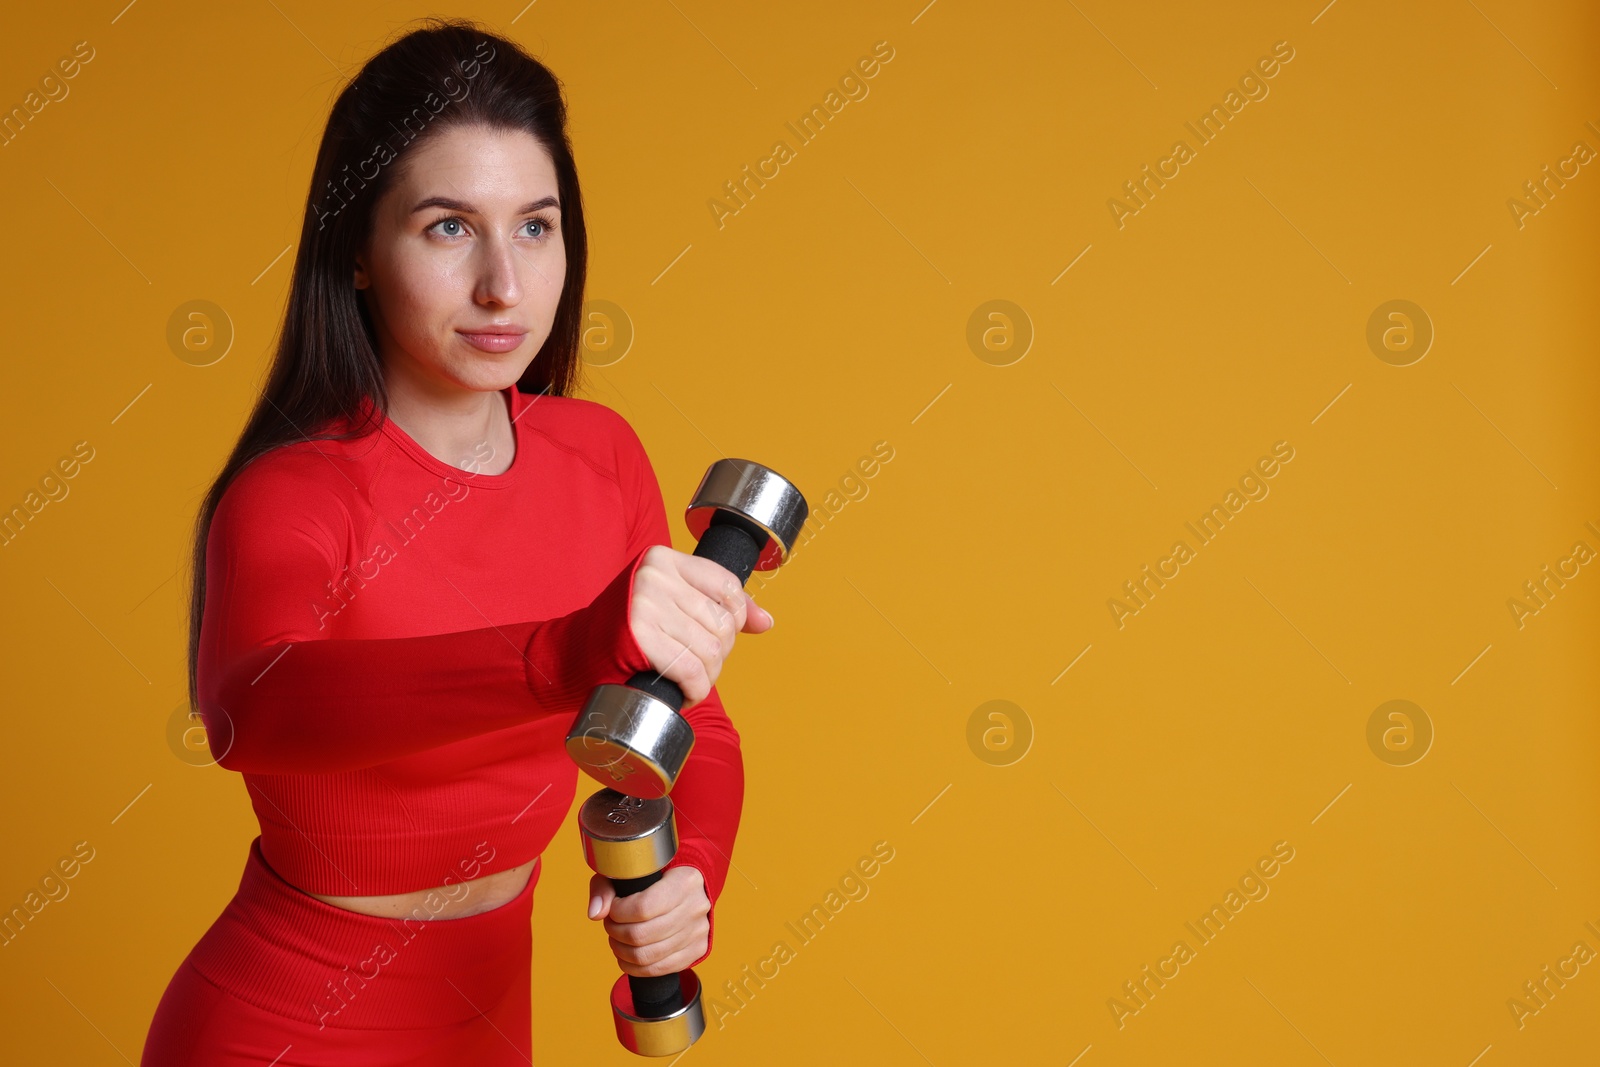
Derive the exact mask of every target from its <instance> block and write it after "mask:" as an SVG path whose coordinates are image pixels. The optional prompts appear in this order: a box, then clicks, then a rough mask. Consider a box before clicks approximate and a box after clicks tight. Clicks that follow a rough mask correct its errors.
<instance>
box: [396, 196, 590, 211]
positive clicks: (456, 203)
mask: <svg viewBox="0 0 1600 1067" xmlns="http://www.w3.org/2000/svg"><path fill="white" fill-rule="evenodd" d="M430 207H442V208H444V209H446V210H447V211H461V212H465V213H466V214H468V215H476V214H477V213H478V209H477V208H475V207H473V206H472V205H471V204H469V203H466V202H465V201H463V200H452V199H451V198H450V197H448V196H430V197H428V198H427V199H426V200H422V201H419V202H418V203H417V206H416V207H414V208H412V209H411V214H413V215H415V214H416V213H417V212H419V211H426V210H428V208H430ZM547 207H553V208H555V209H556V210H557V211H559V210H561V202H560V201H559V200H557V199H556V198H555V197H553V196H547V197H545V198H544V199H542V200H535V201H533V202H532V203H530V204H524V205H522V210H521V211H518V212H517V214H518V215H527V214H531V213H532V212H535V211H539V210H541V209H543V208H547Z"/></svg>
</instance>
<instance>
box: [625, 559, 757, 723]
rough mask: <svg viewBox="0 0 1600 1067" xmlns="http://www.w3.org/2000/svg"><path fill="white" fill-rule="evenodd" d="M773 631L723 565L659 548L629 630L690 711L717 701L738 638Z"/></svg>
mask: <svg viewBox="0 0 1600 1067" xmlns="http://www.w3.org/2000/svg"><path fill="white" fill-rule="evenodd" d="M772 624H773V618H772V615H771V613H769V612H768V611H767V610H766V609H765V608H763V607H761V606H760V605H759V604H757V603H756V602H755V598H753V597H752V596H751V595H750V594H749V593H747V592H745V590H744V587H743V586H741V585H740V584H739V581H738V579H737V578H735V577H734V576H733V573H732V572H730V571H729V570H728V569H727V568H725V567H723V566H722V564H720V563H714V562H712V561H711V560H709V559H703V558H702V557H700V556H693V555H690V554H689V553H687V552H679V551H677V550H676V549H673V548H668V547H667V546H665V545H651V546H650V547H649V548H647V549H646V550H645V553H644V559H643V561H642V562H641V563H640V564H639V569H638V570H637V571H635V572H634V576H633V596H632V599H631V600H629V602H628V628H629V630H631V631H632V633H633V639H634V641H635V642H637V643H638V645H639V650H640V651H641V652H643V653H644V654H645V656H646V658H648V659H649V660H650V667H651V669H652V670H654V671H657V672H658V673H660V674H661V675H662V676H663V677H665V678H668V679H671V680H672V681H673V682H675V683H676V684H677V686H678V688H679V689H681V690H682V691H683V710H688V709H689V708H690V707H692V706H694V705H695V704H698V703H699V702H700V701H702V700H704V699H705V698H706V697H707V696H708V695H710V693H711V687H712V686H713V685H715V684H716V681H717V676H718V675H719V674H721V673H722V663H723V661H724V660H726V659H727V658H728V654H729V653H731V652H732V651H733V639H734V638H735V637H736V636H737V635H738V634H740V633H751V634H759V633H765V632H766V631H767V630H770V629H772Z"/></svg>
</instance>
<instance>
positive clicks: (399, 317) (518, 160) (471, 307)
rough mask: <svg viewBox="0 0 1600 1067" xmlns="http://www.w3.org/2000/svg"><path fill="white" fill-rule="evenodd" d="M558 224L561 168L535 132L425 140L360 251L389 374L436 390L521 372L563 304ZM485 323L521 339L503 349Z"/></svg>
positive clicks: (487, 383)
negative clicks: (558, 303)
mask: <svg viewBox="0 0 1600 1067" xmlns="http://www.w3.org/2000/svg"><path fill="white" fill-rule="evenodd" d="M560 225H561V208H560V204H559V202H558V197H557V193H556V170H555V165H554V163H552V162H551V159H550V153H549V152H547V151H546V150H545V148H544V146H543V145H541V144H540V143H539V142H538V141H536V140H535V139H534V138H533V136H532V135H531V134H528V133H525V132H522V131H520V130H519V131H516V132H507V131H503V130H490V129H487V128H485V127H482V126H458V127H455V128H452V129H449V130H446V131H444V132H443V133H441V134H439V135H438V136H436V137H434V138H433V139H432V140H430V141H429V142H427V143H425V144H421V145H418V146H417V148H416V149H415V150H414V151H413V154H412V155H411V156H410V157H409V159H408V168H407V170H406V173H405V174H404V176H403V177H402V178H401V179H400V180H399V181H397V182H396V183H395V185H394V186H392V187H391V188H390V189H389V190H388V191H387V192H386V193H385V194H384V196H383V198H382V199H381V200H379V202H378V206H377V211H376V212H375V214H374V218H373V224H372V234H371V236H370V238H369V239H368V241H367V244H366V247H365V248H364V249H363V250H362V251H361V253H360V254H358V255H357V257H356V264H357V266H356V271H355V284H356V288H358V289H363V290H365V291H366V300H367V309H368V311H369V312H370V314H371V316H372V322H373V325H374V326H375V327H376V329H377V334H378V352H379V355H380V356H381V358H382V359H383V362H384V366H385V368H386V369H387V371H388V372H389V374H390V375H391V376H392V375H394V374H401V375H404V376H405V377H406V378H408V379H410V380H412V381H413V382H415V383H416V384H417V385H419V386H420V387H421V388H423V389H424V390H427V391H436V390H449V389H451V388H452V387H453V388H457V389H470V390H476V391H485V390H496V389H504V388H506V387H507V386H509V385H512V384H514V383H515V382H516V381H517V380H518V379H519V378H521V377H522V373H523V371H525V370H526V369H527V367H528V364H529V363H531V362H533V357H534V356H535V355H536V354H537V353H538V351H539V348H540V346H542V345H543V344H544V342H545V339H546V338H547V337H549V336H550V324H551V323H552V322H553V321H554V319H555V314H556V304H557V302H558V301H559V300H560V299H561V287H562V283H563V281H564V280H565V278H566V273H567V253H566V247H565V245H564V243H563V240H562V233H561V230H560ZM487 330H502V331H504V330H512V331H519V332H520V333H521V335H520V336H511V337H509V338H501V339H500V341H499V343H498V345H497V344H496V343H495V342H494V341H493V340H492V339H491V338H489V337H488V336H486V335H484V334H482V333H481V332H480V331H487ZM474 335H476V336H474Z"/></svg>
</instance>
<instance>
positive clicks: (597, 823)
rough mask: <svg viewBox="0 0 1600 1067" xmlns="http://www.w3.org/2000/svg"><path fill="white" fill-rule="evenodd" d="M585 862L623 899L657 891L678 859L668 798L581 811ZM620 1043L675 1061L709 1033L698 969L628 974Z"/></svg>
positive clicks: (614, 796) (619, 1011)
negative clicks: (655, 887) (674, 1057)
mask: <svg viewBox="0 0 1600 1067" xmlns="http://www.w3.org/2000/svg"><path fill="white" fill-rule="evenodd" d="M578 829H579V830H581V831H582V834H583V858H584V859H585V860H586V861H587V862H588V864H589V867H590V868H591V869H592V870H594V871H595V872H596V873H598V874H602V875H605V876H606V877H607V878H609V879H611V883H612V885H613V886H614V887H615V888H616V891H617V896H619V897H625V896H631V895H632V894H634V893H638V892H640V891H642V890H644V889H647V888H649V887H650V886H652V885H654V884H655V883H656V882H657V881H658V880H659V879H660V878H661V872H662V870H663V869H664V868H665V867H666V865H667V864H668V863H670V862H671V861H672V857H673V856H674V855H675V854H676V853H677V851H678V835H677V828H676V825H675V824H674V822H673V819H672V800H671V798H669V797H650V798H644V797H630V796H628V795H627V794H625V793H619V792H617V791H616V790H615V789H602V790H600V791H599V792H598V793H595V794H594V795H593V796H591V797H590V798H589V799H588V800H586V801H584V802H583V807H582V808H580V809H578ZM611 1017H612V1021H613V1022H614V1023H615V1024H616V1028H617V1040H618V1041H620V1042H621V1043H622V1047H623V1048H626V1049H627V1050H628V1051H629V1052H634V1053H638V1054H639V1055H641V1056H671V1055H674V1054H676V1053H679V1052H682V1051H683V1050H684V1049H686V1048H688V1047H689V1046H690V1045H692V1044H694V1043H695V1041H696V1040H697V1039H698V1038H699V1037H700V1035H701V1034H703V1033H705V1029H706V1020H705V1013H704V1011H703V1010H702V1009H701V1007H700V979H699V978H698V977H697V976H696V975H695V973H694V970H693V968H690V969H688V970H683V971H679V972H678V973H677V974H661V975H652V976H647V977H640V976H638V975H632V974H624V975H619V976H618V977H617V980H616V983H615V984H614V985H612V987H611Z"/></svg>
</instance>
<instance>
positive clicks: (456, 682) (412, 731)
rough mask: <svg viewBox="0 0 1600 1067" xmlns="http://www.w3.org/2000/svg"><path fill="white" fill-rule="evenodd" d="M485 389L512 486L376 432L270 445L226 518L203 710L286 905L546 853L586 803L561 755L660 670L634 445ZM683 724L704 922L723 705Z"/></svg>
mask: <svg viewBox="0 0 1600 1067" xmlns="http://www.w3.org/2000/svg"><path fill="white" fill-rule="evenodd" d="M500 395H501V396H503V397H505V402H506V403H507V405H508V406H509V410H510V414H511V418H512V428H513V430H514V432H515V437H516V452H515V455H514V457H513V460H512V463H511V466H510V467H509V468H508V469H507V470H505V471H504V472H503V473H500V474H481V473H474V472H472V471H469V470H464V469H461V468H458V467H453V466H451V465H450V464H448V463H446V462H444V461H443V460H441V459H439V458H438V457H436V456H434V455H432V454H431V453H429V452H427V451H426V450H425V449H423V448H422V446H421V445H419V444H418V443H417V442H416V441H415V440H413V439H412V438H411V437H410V436H409V435H408V434H407V433H406V432H405V431H404V430H402V429H401V428H400V427H399V426H398V425H396V424H395V423H394V421H393V420H391V419H388V418H384V419H383V421H382V426H381V429H380V430H378V431H376V432H373V433H369V434H367V435H365V436H363V437H360V438H357V439H353V440H350V441H329V440H320V441H300V442H296V443H294V444H290V445H286V446H283V447H280V448H277V449H275V450H273V451H272V452H270V453H268V454H267V455H265V456H263V457H261V458H259V459H257V460H256V461H254V462H253V463H251V464H249V465H248V466H246V467H245V468H244V469H243V470H242V471H241V472H240V473H239V474H238V476H237V477H236V478H235V479H234V481H233V482H232V483H231V484H230V485H229V486H228V488H227V490H226V491H225V492H224V493H223V496H222V499H221V501H220V502H219V504H218V506H217V510H216V514H215V516H214V518H213V520H212V525H211V530H210V534H209V538H208V540H207V543H206V544H207V547H206V598H205V601H206V606H205V614H204V616H203V618H202V625H201V635H200V650H199V662H198V671H197V683H198V688H199V695H200V709H199V710H200V714H201V717H202V720H203V721H204V723H205V725H206V728H207V736H208V738H209V740H210V744H211V747H212V753H213V755H214V756H215V757H216V758H217V761H218V762H219V763H220V764H221V765H222V766H223V767H225V768H227V769H229V770H235V771H239V772H241V773H242V775H243V777H244V782H245V787H246V789H247V790H248V792H249V794H250V799H251V803H252V805H253V807H254V809H255V813H256V816H257V818H258V819H259V820H260V823H261V851H262V855H263V856H264V857H265V858H266V860H267V862H268V863H269V864H270V865H271V866H272V867H273V868H274V869H275V870H276V871H278V873H279V874H281V875H282V876H283V877H284V878H285V879H287V880H288V881H289V882H290V883H292V884H294V885H296V886H299V887H300V888H301V889H305V890H309V891H310V892H314V893H327V894H338V895H350V896H367V895H376V894H389V893H404V892H411V891H413V890H418V889H424V888H434V887H440V886H444V885H447V884H449V883H452V882H460V881H463V880H470V879H471V878H476V877H481V876H482V875H485V874H491V873H494V872H495V871H499V870H505V869H507V868H511V867H516V866H518V865H520V864H523V863H526V862H527V861H529V860H531V859H533V858H534V857H535V856H538V855H540V854H541V853H543V851H544V850H545V848H546V846H547V845H549V844H550V842H551V840H552V838H553V837H554V835H555V834H556V831H557V830H558V829H559V828H560V825H561V823H562V821H563V820H564V818H565V817H566V814H567V812H568V810H569V809H570V808H571V806H572V801H573V799H574V796H575V793H576V788H577V784H578V780H579V774H578V770H577V766H576V765H575V764H574V763H573V761H572V760H571V759H570V758H569V757H568V755H567V753H566V749H565V747H564V745H563V741H564V739H565V737H566V734H567V731H568V729H569V728H570V727H571V725H572V723H573V721H574V719H575V718H576V716H577V714H578V712H579V711H580V709H581V708H582V705H583V703H584V701H585V700H586V699H587V698H588V695H589V692H590V690H592V689H593V688H594V687H595V686H596V685H598V684H600V683H602V682H622V681H625V680H626V679H627V678H628V677H629V676H631V675H632V674H633V673H634V672H635V671H639V670H645V669H648V668H649V666H650V663H649V660H648V659H646V658H645V656H644V654H643V653H642V652H641V651H640V649H639V646H638V644H637V643H636V642H635V641H634V639H633V637H632V634H631V632H630V631H629V629H628V625H627V615H628V604H629V600H630V597H631V595H632V589H633V576H634V573H635V572H636V571H637V569H638V566H639V563H640V561H641V559H642V558H643V555H644V550H645V549H646V548H648V547H649V546H651V545H658V544H659V545H667V546H669V547H670V545H671V544H672V541H671V537H670V534H669V531H668V526H667V515H666V509H665V507H664V505H663V502H662V497H661V489H660V486H659V484H658V482H657V480H656V477H655V473H654V471H653V470H652V468H651V466H650V460H649V457H648V456H647V455H646V454H645V451H644V447H643V445H642V444H641V443H640V441H639V438H638V436H637V435H636V434H635V433H634V431H633V428H632V427H631V426H629V425H628V423H627V421H626V420H625V419H623V418H622V416H620V415H618V414H617V413H616V412H615V411H613V410H611V409H610V408H608V407H606V406H604V405H602V404H598V403H595V402H593V401H589V400H583V399H579V398H575V397H552V396H525V395H523V394H522V393H519V392H518V391H517V390H516V388H515V387H514V386H513V387H511V388H509V389H506V390H502V392H501V394H500ZM364 407H365V409H366V410H370V409H371V407H372V404H371V401H370V400H365V401H364ZM347 426H348V423H341V424H340V425H339V426H338V428H339V429H344V428H346V427H347ZM484 465H487V461H485V463H484ZM685 717H686V718H687V719H688V720H689V722H690V724H691V725H692V726H693V727H694V734H695V744H694V749H693V751H692V753H691V754H690V756H689V759H688V761H687V763H686V764H685V765H684V768H683V771H682V772H681V774H680V776H679V779H678V781H677V784H676V785H675V786H674V787H673V791H672V801H673V806H674V809H675V813H676V819H677V828H678V835H679V840H680V844H679V848H678V853H677V855H676V857H675V858H674V859H673V860H672V862H671V864H669V866H673V867H676V866H682V865H685V864H688V865H693V866H694V867H696V868H698V869H699V870H700V873H701V874H702V876H703V877H704V879H705V887H706V894H707V896H708V898H709V899H710V901H711V902H712V904H713V910H714V905H715V903H716V900H717V897H718V896H719V895H720V893H721V891H722V887H723V883H724V882H725V880H726V878H727V873H728V866H729V863H730V862H731V855H732V851H733V844H734V837H735V835H736V833H737V832H738V827H739V816H740V812H741V809H742V807H743V801H744V765H743V761H742V758H741V755H740V751H739V734H738V732H737V731H736V730H735V729H734V727H733V724H732V723H731V722H730V721H729V719H728V716H727V713H726V711H725V709H724V708H723V705H722V700H721V696H720V694H719V693H718V692H717V690H716V688H715V687H713V688H712V690H711V694H710V695H709V696H708V697H706V698H705V699H704V700H702V701H700V702H699V703H698V704H696V705H695V706H694V707H692V708H689V709H688V710H687V711H686V712H685ZM583 781H584V782H585V783H586V784H588V785H592V786H593V787H594V788H599V784H598V783H594V782H591V780H590V779H588V778H587V777H585V778H584V779H583ZM572 833H573V840H572V841H571V842H570V848H571V853H572V855H573V856H574V857H576V856H577V855H579V854H580V846H579V843H578V840H577V833H576V831H573V832H572ZM485 856H488V857H492V858H489V859H488V860H487V861H486V860H485V858H484V857H485ZM709 951H710V948H709V944H708V947H707V953H708V954H709ZM701 958H702V959H704V957H703V956H702V957H701ZM696 962H699V961H696Z"/></svg>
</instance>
